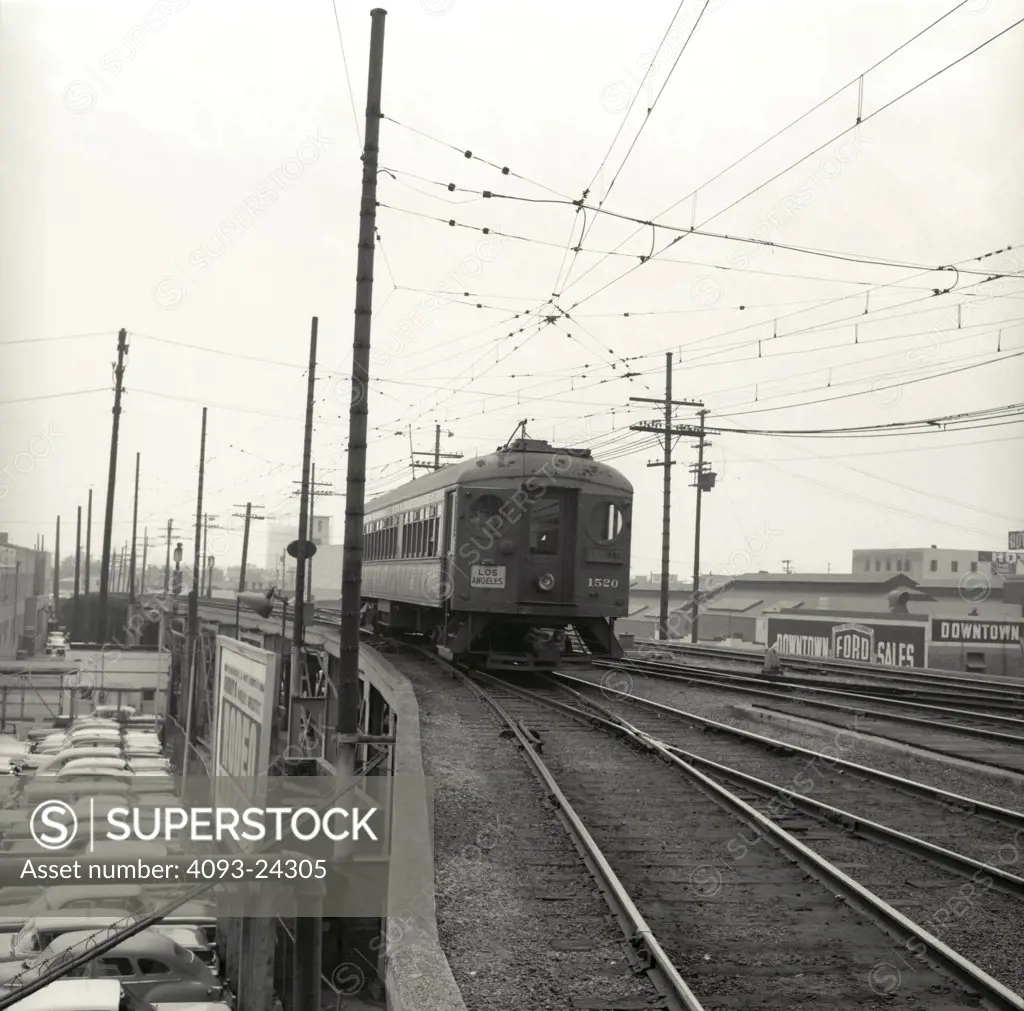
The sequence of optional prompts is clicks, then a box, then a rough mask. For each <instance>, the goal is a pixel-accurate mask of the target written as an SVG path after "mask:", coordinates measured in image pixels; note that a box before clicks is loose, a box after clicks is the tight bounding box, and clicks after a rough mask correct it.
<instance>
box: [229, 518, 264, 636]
mask: <svg viewBox="0 0 1024 1011" xmlns="http://www.w3.org/2000/svg"><path fill="white" fill-rule="evenodd" d="M235 508H236V509H240V508H241V506H238V505H236V506H235ZM256 508H257V509H263V508H265V506H260V505H258V506H256ZM252 510H253V504H252V503H251V502H246V503H245V514H244V515H245V529H244V530H243V532H242V567H241V569H240V570H239V572H238V592H239V593H245V566H246V563H247V562H248V560H249V524H250V523H251V522H252V521H253V520H262V519H265V518H266V517H264V516H253V514H252ZM231 515H232V516H234V517H235V518H236V519H241V518H242V515H243V514H241V513H232V514H231ZM241 606H242V605H241V602H240V601H239V600H238V599H237V598H235V638H236V639H237V638H238V636H239V634H240V632H241V629H240V627H239V622H240V620H241V617H240V614H239V612H240V610H241Z"/></svg>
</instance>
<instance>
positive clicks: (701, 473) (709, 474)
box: [690, 408, 715, 642]
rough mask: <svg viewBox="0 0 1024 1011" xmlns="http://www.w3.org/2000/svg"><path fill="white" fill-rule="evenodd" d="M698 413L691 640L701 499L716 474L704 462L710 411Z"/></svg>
mask: <svg viewBox="0 0 1024 1011" xmlns="http://www.w3.org/2000/svg"><path fill="white" fill-rule="evenodd" d="M697 414H698V415H699V416H700V429H699V434H698V440H699V441H698V442H697V445H696V447H695V448H696V450H697V463H696V464H695V465H693V466H691V467H690V473H691V474H692V475H693V484H692V485H691V487H693V488H696V489H697V512H696V521H695V523H694V531H693V598H692V599H691V601H690V642H696V641H697V623H698V621H699V619H700V501H701V495H702V494H703V493H704V492H706V491H711V489H712V488H714V486H715V474H714V472H713V471H711V470H710V469H709V465H708V464H706V463H705V462H704V450H705V448H706V447H707V446H710V445H711V443H710V442H708V441H707V439H706V438H705V435H704V419H705V418H707V416H708V412H707V410H706V409H705V408H701V409H700V410H699V411H698V412H697Z"/></svg>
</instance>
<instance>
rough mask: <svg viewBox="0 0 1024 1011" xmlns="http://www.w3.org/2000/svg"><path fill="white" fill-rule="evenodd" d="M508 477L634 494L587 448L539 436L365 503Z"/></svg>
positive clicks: (373, 505) (372, 506)
mask: <svg viewBox="0 0 1024 1011" xmlns="http://www.w3.org/2000/svg"><path fill="white" fill-rule="evenodd" d="M510 477H511V478H522V479H527V478H531V477H541V478H544V477H547V478H551V479H557V480H558V481H559V482H562V481H579V482H582V483H584V484H590V485H595V484H596V485H603V486H604V487H606V488H608V489H609V490H610V491H616V492H619V493H622V494H626V495H632V493H633V486H632V484H630V482H629V481H628V480H627V479H626V478H625V477H624V476H623V475H622V474H620V473H619V472H618V471H617V470H615V469H614V468H613V467H609V466H608V464H606V463H599V462H598V461H597V460H595V459H594V458H593V456H592V455H591V452H590V450H589V449H559V448H556V447H554V446H552V445H551V444H550V443H547V442H544V441H543V440H541V439H516V440H515V441H514V442H511V443H509V445H507V446H499V447H498V448H497V449H496V450H495V451H494V452H493V453H488V454H487V455H486V456H479V457H475V458H474V459H472V460H460V461H459V462H458V463H454V464H450V465H449V466H447V467H442V468H441V469H440V470H437V471H432V472H431V473H429V474H427V475H425V476H424V477H419V478H416V479H415V480H413V481H410V482H409V483H408V484H403V485H402V486H401V487H400V488H395V489H394V490H393V491H389V492H387V493H386V494H384V495H380V496H378V497H377V498H375V499H373V500H372V501H369V502H367V503H366V512H368V513H369V512H375V511H376V510H378V509H386V508H388V507H389V506H393V505H397V504H398V503H400V502H404V501H405V500H406V499H409V498H413V497H417V496H420V495H426V494H429V493H430V492H433V491H441V490H443V489H445V488H451V487H452V486H453V485H461V484H472V485H479V484H481V483H485V484H486V482H488V481H491V480H502V479H507V478H510Z"/></svg>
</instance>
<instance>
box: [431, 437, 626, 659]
mask: <svg viewBox="0 0 1024 1011" xmlns="http://www.w3.org/2000/svg"><path fill="white" fill-rule="evenodd" d="M632 505H633V488H632V486H631V485H630V483H629V481H627V480H626V478H625V477H623V476H622V475H621V474H620V473H619V472H618V471H616V470H614V469H613V468H611V467H609V466H607V465H606V464H602V463H598V462H597V461H595V460H594V459H593V458H592V457H591V455H590V451H589V450H579V449H555V448H553V447H552V446H550V445H549V444H548V443H546V442H541V441H538V440H530V439H523V440H518V441H516V442H513V443H512V444H510V445H509V446H507V447H504V448H502V449H501V450H498V451H497V452H496V453H493V454H491V455H489V456H486V457H481V458H480V459H479V460H477V461H476V466H475V467H472V468H469V469H466V470H464V471H463V472H462V473H461V474H460V476H459V482H458V484H456V485H455V487H453V488H452V489H450V490H449V491H448V502H446V507H447V508H446V509H445V517H446V522H445V531H444V538H445V540H444V542H443V543H444V545H445V547H444V550H443V556H442V564H443V573H442V578H443V581H444V583H445V590H446V593H445V596H446V605H447V606H446V608H445V612H446V613H445V620H444V623H443V625H442V627H441V628H440V629H439V630H438V639H437V647H438V652H439V653H440V654H441V655H442V656H445V657H447V658H449V659H459V660H461V661H462V662H467V663H470V664H472V665H474V666H476V667H479V668H483V669H487V670H492V671H537V670H552V669H555V668H557V667H561V666H565V665H567V664H572V663H586V662H589V661H591V660H593V659H595V658H596V657H602V658H618V657H621V656H622V649H621V647H620V646H619V643H618V641H617V640H616V638H615V634H614V623H615V619H616V618H620V617H624V616H625V615H626V614H627V613H628V601H629V552H630V532H631V523H632Z"/></svg>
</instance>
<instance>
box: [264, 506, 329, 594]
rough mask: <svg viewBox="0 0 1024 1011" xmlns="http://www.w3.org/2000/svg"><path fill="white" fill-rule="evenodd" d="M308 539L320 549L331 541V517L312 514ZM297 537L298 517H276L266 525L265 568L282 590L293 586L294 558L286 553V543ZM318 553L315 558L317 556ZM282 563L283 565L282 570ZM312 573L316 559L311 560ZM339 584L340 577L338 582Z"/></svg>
mask: <svg viewBox="0 0 1024 1011" xmlns="http://www.w3.org/2000/svg"><path fill="white" fill-rule="evenodd" d="M311 533H312V536H311V537H310V540H311V541H312V542H313V543H314V544H315V545H316V546H317V548H320V549H322V548H323V547H325V546H327V545H329V544H330V541H331V517H330V516H314V517H313V530H312V532H311ZM298 538H299V518H298V516H294V517H278V521H277V522H275V523H270V524H269V525H268V526H267V559H266V568H267V570H269V572H270V573H272V574H273V576H272V578H273V581H274V585H276V586H278V587H280V588H281V589H282V591H284V590H292V589H294V588H295V559H294V558H292V557H290V556H289V555H288V554H287V550H288V545H289V544H291V543H292V541H295V540H298ZM319 557H320V555H319V553H318V554H317V558H319ZM282 565H283V566H284V568H283V571H282ZM313 568H314V573H315V570H316V559H314V560H313ZM338 585H339V586H340V585H341V582H340V577H339V583H338Z"/></svg>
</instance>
